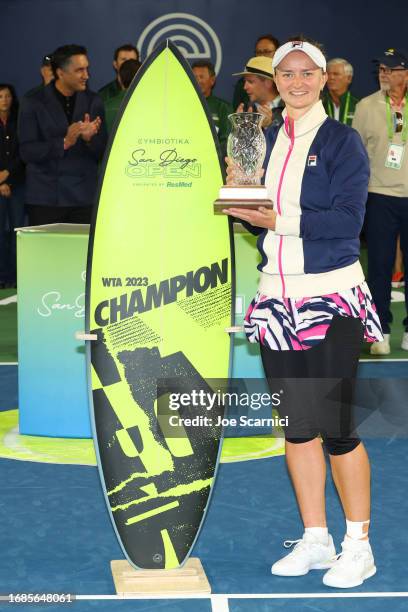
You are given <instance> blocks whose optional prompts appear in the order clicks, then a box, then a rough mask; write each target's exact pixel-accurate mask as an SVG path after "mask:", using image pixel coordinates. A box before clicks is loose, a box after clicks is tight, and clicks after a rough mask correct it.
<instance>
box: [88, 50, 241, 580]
mask: <svg viewBox="0 0 408 612" xmlns="http://www.w3.org/2000/svg"><path fill="white" fill-rule="evenodd" d="M222 183H223V175H222V169H221V164H220V158H219V149H218V145H217V141H216V133H215V131H214V127H213V125H212V123H211V120H210V118H209V113H208V112H207V110H206V105H205V101H204V98H203V97H202V95H201V93H200V91H199V89H198V87H197V85H196V83H195V79H194V76H193V75H192V72H191V70H190V67H189V65H188V64H187V62H186V61H185V59H184V58H183V57H182V55H181V54H180V52H179V51H178V50H177V48H176V47H175V46H174V45H172V44H171V43H170V42H166V43H165V44H162V45H160V46H159V47H158V48H157V49H156V50H155V51H154V53H153V54H152V55H151V56H150V57H149V58H148V59H147V61H146V62H145V63H144V64H143V66H142V68H141V69H140V71H139V72H138V74H137V76H136V78H135V81H134V82H133V84H132V86H131V88H130V90H129V91H128V94H127V96H126V98H125V100H124V103H123V106H122V108H121V111H120V117H119V118H118V120H117V122H116V126H115V127H114V129H113V131H112V134H111V140H110V142H109V145H108V152H107V154H106V157H105V164H104V171H103V176H102V180H101V186H100V194H99V203H98V206H97V210H96V212H95V218H94V220H93V224H92V227H91V236H90V243H89V253H88V270H87V331H90V332H92V333H94V334H95V335H96V336H97V338H98V339H97V340H96V341H92V342H87V352H88V369H89V387H90V398H91V406H92V418H93V426H94V439H95V446H96V450H97V456H98V463H99V468H100V475H101V482H102V485H103V488H104V491H105V496H106V501H107V505H108V508H109V511H110V514H111V517H112V521H113V525H114V528H115V530H116V533H117V536H118V538H119V542H120V544H121V546H122V549H123V551H124V553H125V555H126V557H127V559H128V560H129V561H130V562H131V563H132V564H133V565H134V566H135V567H138V568H157V569H160V568H169V569H170V568H175V567H178V566H179V565H181V564H182V563H183V562H184V561H185V559H186V558H187V557H188V555H189V552H190V550H191V548H192V546H193V543H194V541H195V539H196V538H197V535H198V532H199V529H200V526H201V524H202V522H203V518H204V515H205V512H206V509H207V507H208V503H209V499H210V493H211V489H212V487H213V484H214V477H215V471H216V465H217V461H218V455H219V447H220V438H221V426H220V425H219V424H218V416H219V415H220V414H222V406H214V407H213V408H212V409H211V411H210V410H208V409H207V408H208V406H207V407H206V406H201V405H198V406H197V405H195V404H194V402H193V403H191V402H190V405H181V404H182V403H183V404H185V403H186V402H185V401H184V402H182V401H181V400H182V394H187V396H188V397H190V400H191V398H193V397H195V398H196V399H197V398H200V397H206V396H205V395H202V394H205V393H207V394H211V393H212V392H213V391H216V390H214V389H213V387H212V386H211V382H210V379H214V378H227V377H228V374H229V366H230V357H231V343H230V338H229V335H228V334H227V333H226V332H225V328H226V327H228V326H229V325H231V322H232V294H233V287H232V261H231V252H232V242H231V241H232V233H231V231H230V226H229V223H228V220H227V219H226V218H224V217H222V216H214V214H213V208H212V203H213V201H214V200H215V199H216V197H217V194H218V189H219V187H220V185H221V184H222ZM197 394H198V395H197ZM200 394H201V395H200ZM193 404H194V405H193ZM200 417H201V419H200ZM205 418H207V421H205ZM188 419H189V420H188Z"/></svg>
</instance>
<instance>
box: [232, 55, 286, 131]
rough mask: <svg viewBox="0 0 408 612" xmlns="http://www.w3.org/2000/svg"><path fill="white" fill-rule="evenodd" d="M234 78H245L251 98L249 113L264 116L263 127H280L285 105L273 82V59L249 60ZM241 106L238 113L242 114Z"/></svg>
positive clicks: (245, 87)
mask: <svg viewBox="0 0 408 612" xmlns="http://www.w3.org/2000/svg"><path fill="white" fill-rule="evenodd" d="M233 76H243V77H244V89H245V91H246V93H247V94H248V96H249V100H250V106H249V108H248V110H249V111H252V110H253V111H254V112H258V113H261V114H262V115H264V121H263V124H262V125H263V127H264V128H265V127H269V126H271V125H279V124H280V123H281V122H282V111H283V108H284V104H283V103H282V99H281V97H280V95H279V93H278V91H277V89H276V86H275V83H274V80H273V70H272V58H270V57H264V56H257V57H251V59H250V60H248V62H247V64H246V66H245V70H243V71H242V72H235V73H234V74H233ZM243 110H244V105H243V104H240V105H239V107H238V108H237V112H242V111H243Z"/></svg>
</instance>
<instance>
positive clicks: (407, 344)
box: [401, 332, 408, 351]
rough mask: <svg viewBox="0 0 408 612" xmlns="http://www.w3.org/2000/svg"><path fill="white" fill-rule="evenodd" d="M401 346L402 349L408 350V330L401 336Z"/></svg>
mask: <svg viewBox="0 0 408 612" xmlns="http://www.w3.org/2000/svg"><path fill="white" fill-rule="evenodd" d="M401 348H402V349H404V351H408V332H404V335H403V336H402V341H401Z"/></svg>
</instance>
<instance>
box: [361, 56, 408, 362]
mask: <svg viewBox="0 0 408 612" xmlns="http://www.w3.org/2000/svg"><path fill="white" fill-rule="evenodd" d="M375 61H376V63H377V66H378V78H379V81H380V90H379V91H377V92H375V93H373V94H371V96H367V97H366V98H363V99H362V100H361V101H360V102H359V103H358V104H357V106H356V111H355V115H354V120H353V127H354V128H355V129H356V130H358V132H359V133H360V136H361V138H362V139H363V143H364V144H365V146H366V148H367V153H368V157H369V159H370V169H371V177H370V184H369V186H368V191H369V194H368V200H367V213H366V219H365V237H366V240H367V253H368V284H369V286H370V289H371V292H372V294H373V297H374V301H375V304H376V306H377V309H378V314H379V317H380V320H381V325H382V328H383V331H384V340H383V341H380V342H376V343H374V344H373V345H372V347H371V354H372V355H388V354H389V353H390V350H391V349H390V331H391V330H390V323H391V322H392V313H391V310H390V303H391V277H392V269H393V265H394V260H395V252H396V248H397V239H398V234H399V235H400V241H401V250H402V253H403V261H404V268H405V270H406V271H407V270H408V152H407V151H406V149H407V140H408V57H407V56H406V55H404V54H403V53H402V52H401V51H398V50H397V49H388V50H387V51H385V52H384V54H383V55H382V56H381V57H379V58H377V60H375ZM405 307H406V318H405V319H404V321H403V325H404V329H405V331H404V333H403V336H402V342H401V348H402V349H404V350H405V351H408V290H407V289H406V290H405Z"/></svg>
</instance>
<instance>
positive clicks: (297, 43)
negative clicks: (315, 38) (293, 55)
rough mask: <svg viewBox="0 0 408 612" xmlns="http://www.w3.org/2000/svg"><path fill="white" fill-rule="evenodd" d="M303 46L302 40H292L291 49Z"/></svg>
mask: <svg viewBox="0 0 408 612" xmlns="http://www.w3.org/2000/svg"><path fill="white" fill-rule="evenodd" d="M302 47H303V41H302V40H294V41H293V42H292V49H301V48H302Z"/></svg>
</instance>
